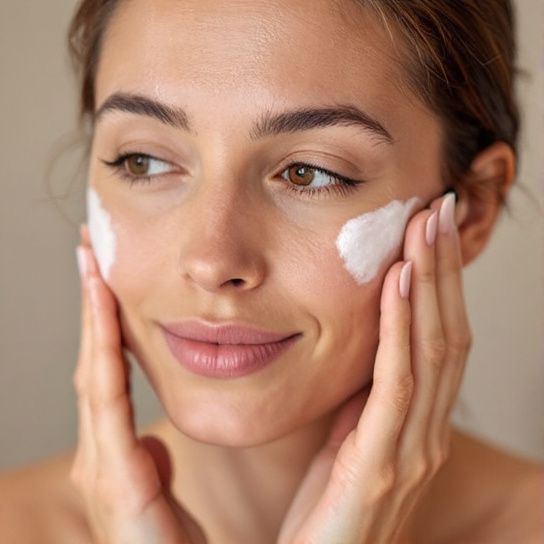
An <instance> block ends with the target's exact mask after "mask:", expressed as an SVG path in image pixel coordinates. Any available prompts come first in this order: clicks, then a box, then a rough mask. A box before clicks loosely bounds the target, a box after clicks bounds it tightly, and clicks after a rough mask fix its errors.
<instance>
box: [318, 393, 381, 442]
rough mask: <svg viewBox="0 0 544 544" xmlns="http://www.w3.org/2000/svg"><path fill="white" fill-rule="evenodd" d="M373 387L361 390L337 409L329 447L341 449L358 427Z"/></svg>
mask: <svg viewBox="0 0 544 544" xmlns="http://www.w3.org/2000/svg"><path fill="white" fill-rule="evenodd" d="M371 387H372V383H370V384H369V385H368V386H366V387H365V388H363V389H360V390H359V391H357V393H355V394H354V395H353V396H351V397H350V398H348V399H347V400H346V401H345V402H344V403H343V404H341V405H340V407H339V408H338V409H337V413H336V415H335V417H334V421H333V423H332V426H331V430H330V432H329V437H328V439H327V447H332V448H335V447H336V448H338V447H340V446H341V444H342V443H343V442H344V440H345V439H346V437H347V436H348V434H349V433H350V432H351V431H353V429H355V427H357V423H358V421H359V418H360V417H361V413H362V411H363V409H364V407H365V404H366V401H367V400H368V396H369V395H370V389H371Z"/></svg>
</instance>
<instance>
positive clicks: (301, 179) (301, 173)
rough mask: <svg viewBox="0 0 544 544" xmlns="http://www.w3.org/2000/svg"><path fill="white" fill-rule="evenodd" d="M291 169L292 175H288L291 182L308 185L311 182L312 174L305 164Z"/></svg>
mask: <svg viewBox="0 0 544 544" xmlns="http://www.w3.org/2000/svg"><path fill="white" fill-rule="evenodd" d="M293 170H294V175H293V176H292V177H291V176H290V179H291V181H292V182H293V183H295V184H297V185H309V184H310V183H311V182H312V180H313V177H314V176H313V173H312V169H311V168H307V167H306V166H299V167H297V168H295V167H294V168H293ZM297 176H298V177H297ZM293 178H294V179H293Z"/></svg>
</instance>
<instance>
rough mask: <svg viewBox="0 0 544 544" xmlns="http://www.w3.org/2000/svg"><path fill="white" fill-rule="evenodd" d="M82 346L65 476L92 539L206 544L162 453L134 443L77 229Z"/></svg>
mask: <svg viewBox="0 0 544 544" xmlns="http://www.w3.org/2000/svg"><path fill="white" fill-rule="evenodd" d="M77 252H78V262H79V263H80V268H81V273H80V274H81V295H82V298H81V345H80V352H79V359H78V363H77V369H76V372H75V375H74V386H75V389H76V392H77V397H78V409H79V441H78V446H77V451H76V455H75V458H74V463H73V465H72V469H71V472H70V478H71V481H72V482H73V483H74V484H75V485H76V487H77V488H78V489H79V491H80V493H81V494H82V496H83V499H84V503H85V507H86V514H87V517H88V522H89V525H90V527H91V532H92V538H93V542H95V543H97V544H98V543H100V544H140V543H141V544H206V542H207V540H206V537H205V534H204V531H203V530H202V528H201V527H200V526H199V525H198V523H197V522H196V521H195V520H194V518H192V517H191V515H190V514H189V513H188V512H187V511H186V510H184V509H183V508H182V506H181V505H180V504H179V502H177V501H176V499H175V498H174V496H173V495H172V493H171V491H170V482H171V477H172V467H171V463H170V457H169V454H168V450H167V449H166V446H165V445H164V443H163V442H162V441H160V440H159V439H158V438H156V437H154V436H143V437H141V438H138V437H137V436H136V431H135V422H134V408H133V405H132V401H131V398H130V379H129V372H130V365H129V363H128V361H127V359H126V357H125V355H124V353H123V347H122V340H121V330H120V325H119V320H118V316H117V303H116V300H115V297H114V295H113V293H112V292H111V291H110V289H109V287H108V286H107V285H106V283H105V282H104V281H103V279H102V277H101V275H100V271H99V268H98V266H97V263H96V259H95V257H94V253H93V250H92V247H91V243H90V241H89V235H88V232H87V229H86V227H85V226H84V225H83V226H82V228H81V245H80V246H78V248H77Z"/></svg>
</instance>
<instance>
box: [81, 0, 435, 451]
mask: <svg viewBox="0 0 544 544" xmlns="http://www.w3.org/2000/svg"><path fill="white" fill-rule="evenodd" d="M229 6H230V7H228V6H222V7H221V9H219V8H218V6H217V5H214V4H208V3H206V2H204V3H193V2H187V3H185V2H184V3H176V2H164V3H163V2H159V3H154V4H153V6H151V5H149V4H145V3H143V2H129V3H127V4H126V5H125V6H124V7H122V8H121V9H120V10H119V12H118V13H117V15H116V16H115V17H114V19H113V20H112V22H111V26H110V28H109V31H108V33H107V35H106V40H105V44H104V50H103V54H102V57H101V62H100V65H99V70H98V75H97V85H96V91H97V104H98V105H100V104H102V103H103V102H104V101H105V100H106V99H107V98H108V97H109V96H110V95H111V94H112V93H114V92H118V91H120V90H121V91H125V92H137V93H138V94H145V95H150V96H152V97H154V98H158V99H161V100H162V101H165V102H167V103H170V104H176V105H184V106H185V108H186V109H187V110H188V111H189V112H190V113H191V115H192V116H193V117H194V125H195V130H196V131H197V132H198V136H197V137H191V136H187V135H186V134H184V133H183V132H181V131H179V130H176V129H173V128H171V127H165V126H162V125H161V124H160V123H158V122H156V121H154V120H147V119H140V118H135V116H130V115H122V114H117V113H115V114H106V115H104V117H103V118H102V119H101V121H100V122H99V124H98V125H97V127H96V133H95V138H94V142H93V149H92V153H91V168H90V173H89V180H90V182H91V183H92V185H93V187H94V188H95V190H96V191H97V193H98V194H99V195H100V197H101V201H102V203H103V206H104V207H105V209H107V210H108V212H109V213H110V215H111V216H112V218H114V221H115V223H116V225H118V229H117V236H118V256H117V260H116V262H115V265H114V266H113V267H112V269H111V271H110V278H109V284H110V287H111V288H112V290H113V291H114V293H115V295H116V297H117V298H118V300H119V302H120V306H121V311H122V316H121V319H122V325H123V333H124V337H125V339H126V341H127V344H128V346H129V347H130V349H131V350H132V351H133V352H134V353H135V355H136V357H137V358H138V360H139V361H140V362H141V364H142V367H143V369H144V371H145V372H146V374H147V375H148V377H149V379H150V381H151V383H152V384H153V387H154V389H155V391H156V392H157V394H158V396H159V397H160V398H161V400H162V402H163V405H164V406H165V409H166V410H167V412H168V415H169V417H170V418H171V420H172V421H173V423H174V424H175V425H176V426H177V427H178V428H179V429H180V430H182V431H183V432H184V433H187V434H188V435H190V436H191V437H192V438H194V439H195V440H200V441H205V442H213V443H217V444H222V445H225V446H236V447H243V446H254V445H257V444H262V443H264V442H269V441H272V440H275V439H278V438H280V437H281V438H283V439H285V438H286V437H288V436H289V435H290V434H291V433H292V432H293V431H295V430H297V429H298V430H299V431H300V429H302V428H304V427H305V426H306V425H308V424H309V423H310V422H315V421H316V419H317V418H319V417H322V416H325V415H326V414H328V413H329V412H330V411H331V409H333V408H335V407H336V406H338V405H339V403H340V402H341V401H342V400H343V399H345V398H347V397H349V396H350V395H352V394H353V393H355V391H357V390H358V389H360V388H361V387H362V386H363V385H365V384H366V383H368V382H369V380H370V378H371V374H372V364H373V360H374V355H375V347H376V341H377V333H378V316H379V312H378V308H379V297H380V288H381V284H382V282H383V277H384V274H385V271H386V270H387V268H388V266H390V265H391V264H392V263H393V262H394V261H395V260H398V257H399V256H400V254H401V247H399V248H398V252H397V254H396V255H395V254H393V255H391V256H390V258H389V260H388V261H386V262H385V263H384V264H383V266H382V269H381V270H380V272H379V274H378V275H377V277H376V278H375V279H374V281H372V282H369V283H367V284H365V285H364V286H357V284H356V283H355V282H354V280H353V278H352V277H351V275H350V274H349V273H348V272H347V271H346V270H345V268H344V266H343V264H342V261H341V259H340V257H339V255H338V253H337V249H336V247H335V241H336V238H337V236H338V233H339V232H340V229H341V227H342V225H344V224H345V223H346V221H348V220H349V219H351V218H353V217H356V216H358V215H361V214H362V213H365V212H368V211H372V210H375V209H377V208H380V207H382V206H384V205H386V204H388V203H389V202H390V201H391V200H392V199H393V197H395V198H396V199H398V200H401V201H406V200H408V199H409V198H411V197H413V196H418V197H419V198H420V199H421V201H422V202H423V203H428V202H430V201H431V200H432V199H433V198H435V197H436V196H438V195H439V194H440V193H441V192H442V191H443V189H444V187H443V184H442V183H441V181H440V177H439V175H438V174H439V171H440V162H439V143H440V129H439V123H438V121H437V120H436V119H434V118H433V117H432V116H431V115H429V114H426V113H424V112H423V111H422V110H421V108H420V109H417V108H416V107H414V106H413V105H411V103H410V102H408V101H407V100H406V98H405V97H404V96H403V94H402V93H401V92H400V91H397V90H396V89H397V87H400V86H401V83H402V82H401V80H400V78H399V75H398V74H395V73H394V71H393V69H392V68H393V67H392V66H391V63H388V62H386V59H387V57H386V56H384V53H381V51H387V46H388V42H387V37H386V35H384V34H383V32H382V33H381V34H379V33H378V30H377V28H376V29H375V28H374V27H373V26H372V24H371V23H370V21H369V22H368V24H367V23H366V22H365V20H364V19H362V20H361V21H362V24H365V25H366V26H365V28H368V30H367V31H366V32H365V33H364V34H362V35H361V33H357V34H356V33H355V32H354V33H353V34H350V35H348V36H345V37H344V36H343V33H341V32H339V31H340V29H341V28H343V27H344V26H345V23H344V18H343V17H341V16H340V15H335V14H334V12H331V8H330V5H329V3H326V2H323V3H322V5H321V9H320V10H318V11H317V12H316V13H315V15H314V14H313V13H312V14H311V15H309V14H305V15H304V17H302V13H301V12H300V11H298V10H299V8H298V7H293V6H291V5H289V4H288V3H282V4H279V5H274V4H273V3H272V4H266V3H264V2H259V3H257V4H254V3H241V4H240V5H236V4H231V5H230V4H229ZM297 6H298V4H297ZM278 8H280V10H278ZM242 9H243V10H244V11H245V13H248V14H249V15H248V16H244V17H243V18H240V17H239V13H240V10H242ZM278 11H281V13H282V15H281V16H279V15H278ZM312 12H313V10H312ZM331 18H332V20H333V21H334V22H335V23H336V25H337V28H338V32H326V28H327V27H328V26H329V25H330V24H331V23H330V20H331ZM144 21H145V25H144ZM190 21H193V24H191V25H190V27H188V26H187V25H189V22H190ZM197 21H198V23H197ZM133 28H145V30H144V31H143V33H138V35H137V37H136V35H135V34H134V33H133V31H132V29H133ZM181 35H183V39H180V36H181ZM210 35H213V38H210ZM323 35H327V36H333V37H329V38H328V40H326V41H324V40H323ZM175 36H177V39H174V37H175ZM295 39H296V40H302V41H303V42H304V43H306V44H307V47H308V51H306V49H305V51H304V52H303V51H300V52H299V53H297V55H300V57H293V51H294V50H298V49H300V48H297V47H296V43H294V40H295ZM241 40H243V41H241ZM331 41H332V43H330V42H331ZM242 43H243V47H242ZM361 50H363V51H365V55H364V56H363V55H361ZM309 51H312V53H311V54H310V53H309ZM339 51H342V55H339ZM196 52H198V55H196ZM134 58H137V59H138V62H136V63H135V62H134V61H133V60H131V59H134ZM313 58H319V62H318V63H316V62H312V59H313ZM355 65H358V66H359V69H358V70H353V69H348V66H352V67H353V66H355ZM120 66H123V70H119V67H120ZM233 66H236V70H235V71H233V69H232V67H233ZM299 66H305V72H304V78H300V77H297V71H298V70H299ZM144 76H145V77H144ZM340 80H341V81H342V87H341V88H339V87H338V86H331V85H330V83H329V82H330V81H340ZM384 90H386V92H385V93H384ZM335 101H336V102H350V101H353V102H355V103H356V104H357V105H359V106H360V107H361V108H363V109H365V110H366V111H369V112H372V114H373V115H374V116H375V117H377V118H379V119H380V120H381V121H382V123H383V124H385V125H386V126H387V127H388V128H389V130H390V132H391V133H392V136H393V137H394V138H396V140H397V143H396V144H395V145H394V146H390V145H387V144H384V143H381V142H379V141H377V139H376V138H375V137H371V136H369V135H368V134H365V133H363V132H362V131H361V130H360V129H356V128H355V127H334V128H327V129H321V130H315V131H312V133H311V134H310V133H300V134H298V133H294V134H288V135H281V136H279V137H276V138H269V139H266V140H263V141H260V142H257V144H248V131H249V127H250V125H251V123H252V121H253V119H255V118H256V117H257V116H258V115H259V114H260V113H261V112H262V111H263V110H266V109H273V110H280V109H284V108H285V109H287V108H292V107H300V106H303V105H305V106H310V105H315V104H316V103H321V104H322V103H328V102H335ZM233 127H236V129H235V130H233ZM135 148H136V149H137V150H138V151H139V152H145V153H149V154H154V155H155V156H156V155H159V157H160V158H161V159H165V160H169V161H171V162H172V163H173V164H175V165H176V166H175V169H176V171H177V173H176V174H174V173H172V174H171V175H169V176H168V177H166V176H165V177H163V179H162V180H160V181H155V182H153V183H152V184H150V185H142V186H136V185H134V186H132V187H130V186H129V185H128V184H127V183H124V182H123V180H122V179H119V177H118V176H117V177H116V176H115V175H113V174H112V171H111V169H109V168H107V167H105V166H104V165H103V164H102V163H101V162H100V161H99V159H105V160H110V161H111V160H113V159H115V158H116V156H117V153H119V152H123V151H125V152H126V151H133V150H134V149H135ZM422 149H423V150H424V153H423V156H422V153H421V150H422ZM286 156H289V157H290V158H292V159H293V160H300V161H303V160H306V161H309V160H312V159H313V160H314V161H317V160H320V162H321V163H322V164H323V165H324V166H326V167H327V168H329V169H331V170H336V171H340V173H342V174H343V175H346V176H349V177H353V178H356V179H366V180H368V181H367V183H366V184H365V185H364V186H361V187H359V188H358V189H357V192H355V191H353V192H352V194H350V196H349V198H346V197H342V196H335V195H333V194H330V195H323V196H322V197H321V198H314V199H313V200H312V199H310V198H307V199H304V197H297V196H294V195H293V194H291V193H288V192H287V191H286V190H285V187H284V185H285V181H282V180H281V179H280V178H279V174H280V173H281V170H282V167H283V166H284V165H285V162H286ZM414 157H418V158H419V159H420V160H417V161H415V160H414ZM182 172H186V174H184V175H182ZM285 175H286V174H284V176H285ZM267 177H269V178H272V177H275V181H274V182H270V181H267V180H266V178H267ZM255 180H257V182H256V181H255ZM415 211H417V210H415ZM263 240H266V241H267V243H266V244H265V245H263V243H262V241H263ZM150 255H152V256H153V258H149V256H150ZM158 277H160V278H161V281H160V282H158V281H156V278H158ZM233 278H241V279H243V281H244V283H243V285H238V286H236V285H234V284H232V283H229V280H231V279H233ZM338 300H343V301H346V302H345V304H342V306H339V305H338ZM362 315H364V316H365V318H364V319H361V316H362ZM196 316H202V317H207V318H209V319H215V320H226V319H240V320H243V321H248V322H251V323H255V324H257V325H260V326H262V327H264V328H268V329H271V330H274V331H281V332H290V331H293V332H296V331H301V332H303V333H304V337H303V339H302V340H301V341H299V342H298V344H297V345H296V346H295V347H294V348H293V349H292V350H290V352H289V353H288V354H286V356H285V357H283V358H282V361H281V363H280V364H277V365H272V366H270V367H269V368H267V369H266V370H265V371H264V372H262V373H259V374H255V375H253V376H249V377H248V378H246V379H243V380H236V381H232V382H229V383H215V382H214V383H212V382H211V381H209V380H203V379H200V378H198V377H195V376H193V375H190V374H189V373H186V372H184V371H183V370H180V369H179V368H178V366H176V365H175V364H172V359H171V356H170V354H169V352H168V351H167V348H166V346H165V343H164V340H163V338H162V334H161V331H160V329H159V327H158V326H157V321H176V320H180V319H182V318H187V317H196ZM355 332H357V334H354V333H355ZM339 353H341V354H342V356H341V357H339V356H338V354H339ZM331 382H332V383H331ZM301 383H304V384H305V387H304V388H303V389H301V387H300V384H301ZM325 384H326V385H327V387H324V385H325ZM210 393H213V395H214V402H213V404H210V402H209V399H210ZM242 398H243V403H241V402H240V400H241V399H242ZM287 407H288V409H286V408H287Z"/></svg>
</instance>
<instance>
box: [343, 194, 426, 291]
mask: <svg viewBox="0 0 544 544" xmlns="http://www.w3.org/2000/svg"><path fill="white" fill-rule="evenodd" d="M419 202H420V199H419V198H418V197H413V198H411V199H410V200H408V201H406V202H404V203H403V202H401V201H399V200H393V201H392V202H390V203H389V204H388V205H387V206H384V207H383V208H379V209H378V210H375V211H372V212H369V213H365V214H363V215H360V216H358V217H355V218H353V219H350V220H349V221H348V222H347V223H346V224H345V225H344V226H343V227H342V229H341V230H340V234H339V235H338V238H337V239H336V247H337V249H338V253H339V254H340V257H341V258H342V260H343V261H344V265H345V267H346V269H347V271H348V272H349V273H350V274H351V275H352V276H353V277H354V279H355V281H356V282H357V283H359V284H363V283H367V282H369V281H371V280H372V279H373V278H375V277H376V275H377V274H378V271H379V270H380V267H381V265H382V263H383V262H384V261H385V259H386V258H387V257H388V256H389V255H390V253H391V252H392V251H394V250H396V249H398V247H399V245H400V244H401V243H402V239H403V235H404V230H405V228H406V223H407V222H408V219H409V218H410V215H411V213H412V210H413V209H414V208H415V207H416V206H417V204H418V203H419Z"/></svg>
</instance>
